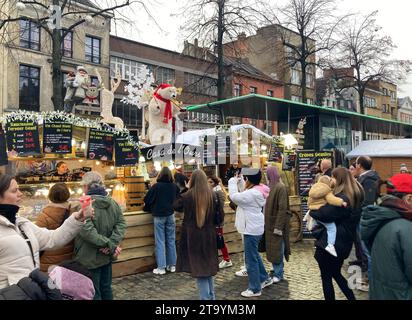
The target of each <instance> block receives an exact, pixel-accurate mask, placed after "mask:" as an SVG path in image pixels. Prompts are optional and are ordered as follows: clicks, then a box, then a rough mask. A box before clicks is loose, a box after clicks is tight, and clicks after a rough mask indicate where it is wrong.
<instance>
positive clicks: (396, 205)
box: [381, 196, 412, 221]
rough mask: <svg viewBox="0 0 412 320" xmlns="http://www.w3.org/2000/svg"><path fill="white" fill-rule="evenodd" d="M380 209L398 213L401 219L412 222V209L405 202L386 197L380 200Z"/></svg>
mask: <svg viewBox="0 0 412 320" xmlns="http://www.w3.org/2000/svg"><path fill="white" fill-rule="evenodd" d="M381 206H382V207H385V208H388V209H391V210H393V211H396V212H398V213H399V214H400V215H401V216H402V217H403V218H405V219H407V220H409V221H412V207H410V206H409V205H408V204H407V203H406V202H405V201H403V200H402V199H399V198H397V197H393V196H386V197H384V198H383V199H382V203H381Z"/></svg>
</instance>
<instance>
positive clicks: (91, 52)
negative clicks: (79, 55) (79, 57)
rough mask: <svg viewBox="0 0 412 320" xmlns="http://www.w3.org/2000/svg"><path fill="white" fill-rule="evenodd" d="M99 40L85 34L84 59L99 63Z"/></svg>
mask: <svg viewBox="0 0 412 320" xmlns="http://www.w3.org/2000/svg"><path fill="white" fill-rule="evenodd" d="M100 47H101V40H100V39H98V38H94V37H90V36H86V61H89V62H92V63H100Z"/></svg>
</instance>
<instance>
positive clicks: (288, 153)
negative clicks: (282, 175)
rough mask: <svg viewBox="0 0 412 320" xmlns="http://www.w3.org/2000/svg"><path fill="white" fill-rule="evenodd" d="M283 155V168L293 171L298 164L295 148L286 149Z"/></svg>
mask: <svg viewBox="0 0 412 320" xmlns="http://www.w3.org/2000/svg"><path fill="white" fill-rule="evenodd" d="M283 155H284V156H283V164H282V170H284V171H292V170H293V169H294V168H295V166H296V152H295V151H294V150H285V151H284V154H283Z"/></svg>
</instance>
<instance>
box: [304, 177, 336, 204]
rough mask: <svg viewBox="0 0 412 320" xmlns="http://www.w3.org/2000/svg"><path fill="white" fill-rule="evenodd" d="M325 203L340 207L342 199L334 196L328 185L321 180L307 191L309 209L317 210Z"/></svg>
mask: <svg viewBox="0 0 412 320" xmlns="http://www.w3.org/2000/svg"><path fill="white" fill-rule="evenodd" d="M327 203H329V204H330V205H332V206H337V207H340V206H341V205H342V204H343V200H342V199H341V198H338V197H336V196H335V195H334V194H333V192H332V189H331V188H330V187H329V186H328V185H326V184H324V183H322V182H317V183H315V184H314V185H313V186H312V188H310V191H309V199H308V206H309V209H310V210H318V209H319V208H320V207H322V206H324V205H325V204H327Z"/></svg>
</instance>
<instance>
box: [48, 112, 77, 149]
mask: <svg viewBox="0 0 412 320" xmlns="http://www.w3.org/2000/svg"><path fill="white" fill-rule="evenodd" d="M72 132H73V129H72V125H71V124H70V123H66V122H62V121H48V120H44V128H43V152H44V153H53V154H66V153H71V152H72Z"/></svg>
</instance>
